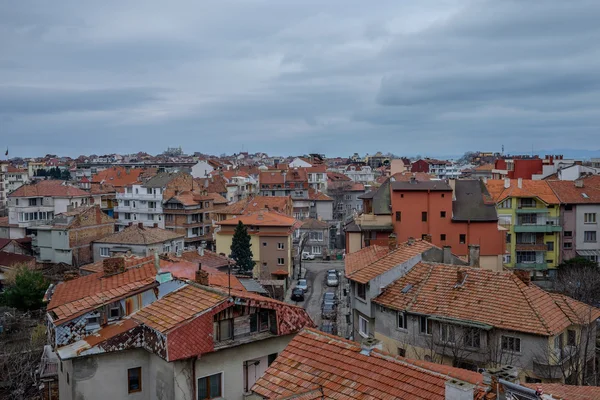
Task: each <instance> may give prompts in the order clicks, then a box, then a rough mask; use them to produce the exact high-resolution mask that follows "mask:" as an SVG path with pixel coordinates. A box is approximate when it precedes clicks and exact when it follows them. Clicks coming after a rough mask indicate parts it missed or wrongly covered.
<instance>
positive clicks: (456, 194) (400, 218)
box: [390, 179, 505, 270]
mask: <svg viewBox="0 0 600 400" xmlns="http://www.w3.org/2000/svg"><path fill="white" fill-rule="evenodd" d="M452 184H453V185H455V187H454V189H453V187H452V186H450V185H449V184H447V183H446V182H445V181H436V180H428V181H419V180H417V179H411V180H409V181H396V182H391V184H390V189H391V205H392V215H391V216H392V224H393V226H394V233H396V236H397V238H398V241H399V242H404V241H407V240H408V238H409V237H414V238H422V239H425V240H429V241H431V243H433V244H434V245H436V246H440V247H442V246H450V247H451V248H452V252H453V253H454V254H457V255H459V256H465V257H468V256H469V252H470V251H477V247H476V246H471V245H478V246H479V255H480V263H481V266H482V267H484V268H487V269H493V270H500V269H502V255H504V251H505V234H504V231H503V228H500V227H499V226H498V214H497V212H496V207H495V203H494V201H493V200H492V199H491V197H490V195H489V193H488V191H487V189H486V187H485V185H484V184H483V182H481V181H479V180H458V181H454V182H452Z"/></svg>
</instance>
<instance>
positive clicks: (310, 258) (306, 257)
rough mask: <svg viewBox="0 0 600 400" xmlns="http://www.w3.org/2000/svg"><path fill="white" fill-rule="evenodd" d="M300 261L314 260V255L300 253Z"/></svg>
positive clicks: (305, 252)
mask: <svg viewBox="0 0 600 400" xmlns="http://www.w3.org/2000/svg"><path fill="white" fill-rule="evenodd" d="M302 259H303V260H314V259H315V255H314V254H310V253H309V252H307V251H304V252H302Z"/></svg>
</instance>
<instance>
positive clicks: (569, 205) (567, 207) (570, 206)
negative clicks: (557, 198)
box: [565, 204, 573, 211]
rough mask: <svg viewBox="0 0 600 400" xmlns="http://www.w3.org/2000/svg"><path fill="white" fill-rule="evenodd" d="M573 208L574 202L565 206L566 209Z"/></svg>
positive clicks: (570, 209)
mask: <svg viewBox="0 0 600 400" xmlns="http://www.w3.org/2000/svg"><path fill="white" fill-rule="evenodd" d="M572 210H573V205H572V204H567V205H566V206H565V211H572Z"/></svg>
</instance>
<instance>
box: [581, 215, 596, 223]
mask: <svg viewBox="0 0 600 400" xmlns="http://www.w3.org/2000/svg"><path fill="white" fill-rule="evenodd" d="M583 223H584V224H590V225H593V224H595V223H596V213H584V214H583Z"/></svg>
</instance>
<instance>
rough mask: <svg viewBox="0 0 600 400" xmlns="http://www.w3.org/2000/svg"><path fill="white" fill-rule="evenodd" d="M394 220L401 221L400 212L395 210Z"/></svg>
mask: <svg viewBox="0 0 600 400" xmlns="http://www.w3.org/2000/svg"><path fill="white" fill-rule="evenodd" d="M396 221H398V222H400V221H402V212H400V211H396Z"/></svg>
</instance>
